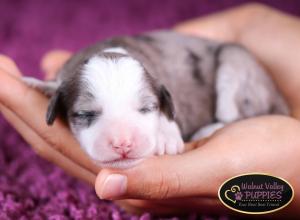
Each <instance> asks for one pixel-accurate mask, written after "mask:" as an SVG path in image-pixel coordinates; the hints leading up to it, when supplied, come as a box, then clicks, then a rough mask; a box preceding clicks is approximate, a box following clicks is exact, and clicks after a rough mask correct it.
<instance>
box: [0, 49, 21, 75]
mask: <svg viewBox="0 0 300 220" xmlns="http://www.w3.org/2000/svg"><path fill="white" fill-rule="evenodd" d="M0 68H1V69H2V70H3V71H5V72H8V73H11V74H13V75H15V76H21V75H22V74H21V72H20V70H19V68H18V67H17V65H16V64H15V62H14V61H13V60H12V59H11V58H9V57H8V56H5V55H3V54H0Z"/></svg>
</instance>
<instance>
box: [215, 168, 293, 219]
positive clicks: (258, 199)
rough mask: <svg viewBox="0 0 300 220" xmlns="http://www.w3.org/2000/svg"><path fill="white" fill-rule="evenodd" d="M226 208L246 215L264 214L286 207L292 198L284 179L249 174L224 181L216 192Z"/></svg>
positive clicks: (289, 187) (260, 174)
mask: <svg viewBox="0 0 300 220" xmlns="http://www.w3.org/2000/svg"><path fill="white" fill-rule="evenodd" d="M218 196H219V199H220V200H221V202H222V203H223V204H224V205H225V206H227V207H228V208H230V209H232V210H235V211H237V212H241V213H247V214H266V213H271V212H275V211H278V210H280V209H282V208H284V207H286V206H287V205H288V204H289V203H290V202H291V201H292V200H293V197H294V190H293V188H292V186H291V185H290V184H289V183H288V182H287V181H286V180H284V179H282V178H279V177H275V176H271V175H268V174H262V173H249V174H243V175H240V176H236V177H233V178H231V179H228V180H227V181H225V182H224V183H223V184H222V185H221V187H220V188H219V192H218Z"/></svg>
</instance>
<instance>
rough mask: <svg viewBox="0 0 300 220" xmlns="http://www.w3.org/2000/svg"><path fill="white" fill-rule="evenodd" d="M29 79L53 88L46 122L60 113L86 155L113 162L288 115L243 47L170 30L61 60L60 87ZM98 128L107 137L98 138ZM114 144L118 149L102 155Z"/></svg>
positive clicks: (113, 42) (175, 149)
mask: <svg viewBox="0 0 300 220" xmlns="http://www.w3.org/2000/svg"><path fill="white" fill-rule="evenodd" d="M29 81H30V80H29ZM30 84H34V85H35V86H37V87H40V88H42V89H43V90H44V91H48V92H50V93H53V91H55V94H54V95H53V94H52V95H53V97H52V99H51V102H50V105H49V110H48V116H47V120H48V123H52V122H53V120H54V118H55V116H56V113H58V112H60V113H61V114H63V115H65V116H66V117H67V119H68V122H69V124H70V127H71V129H72V131H73V132H74V134H75V136H76V137H77V138H78V139H79V142H80V143H81V145H82V146H83V148H84V149H85V150H86V151H87V153H88V154H89V155H90V156H91V157H93V158H94V159H95V160H97V161H99V162H100V164H101V165H106V166H114V167H124V166H123V165H124V164H121V161H122V160H123V161H125V160H127V162H128V160H131V159H134V160H135V159H141V158H143V157H147V156H150V155H153V154H164V153H168V154H174V153H179V152H181V151H182V150H183V142H182V139H181V137H180V133H181V135H182V137H183V139H184V140H189V139H196V138H200V137H203V136H206V135H209V134H211V133H212V132H213V131H214V130H216V129H218V128H220V127H222V126H223V125H224V124H226V123H230V122H233V121H236V120H239V119H242V118H247V117H252V116H256V115H263V114H273V113H277V114H287V113H288V108H287V105H286V104H285V102H284V100H283V99H282V97H281V95H280V94H279V93H278V91H277V90H276V88H275V86H274V84H273V83H272V81H271V79H270V77H269V76H268V75H267V74H266V73H265V72H264V70H263V69H262V68H261V67H260V66H259V64H257V62H256V61H255V59H254V58H253V57H252V56H251V55H250V54H249V53H248V52H247V51H246V50H245V49H244V48H241V47H239V46H237V45H231V44H219V43H216V42H213V41H209V40H205V39H200V38H195V37H188V36H183V35H180V34H177V33H174V32H170V31H159V32H152V33H147V34H142V35H137V36H133V37H120V38H114V39H111V40H107V41H104V42H101V43H98V44H96V45H93V46H91V47H89V48H87V49H84V50H82V51H81V52H79V53H77V54H75V55H74V56H73V57H72V58H71V59H70V60H69V61H68V62H67V63H66V64H65V65H64V67H63V68H62V69H61V70H60V71H59V74H58V78H57V81H56V86H55V85H54V84H53V82H52V83H46V84H43V83H40V82H39V83H37V81H36V82H35V81H30ZM108 85H109V86H108ZM51 91H52V92H51ZM125 96H126V97H127V98H124V97H125ZM115 99H116V100H115ZM95 100H96V101H95ZM137 100H138V101H137ZM92 103H93V104H92ZM107 103H110V104H107ZM129 103H130V104H129ZM88 106H89V107H88ZM91 106H92V107H91ZM89 108H92V110H90V109H89ZM122 108H124V109H122ZM86 109H87V110H88V111H86ZM134 109H135V110H137V111H138V112H139V114H137V113H133V112H135V110H134ZM82 110H84V111H86V112H89V113H90V114H91V112H94V113H95V112H96V113H97V119H93V120H94V121H95V120H98V121H99V124H101V126H104V127H102V128H100V127H101V126H100V125H99V126H98V127H97V123H98V122H97V123H95V122H90V123H88V121H85V122H84V123H83V121H82V120H81V121H80V120H79V121H78V117H79V118H80V116H78V114H77V117H76V112H77V113H78V112H80V111H82ZM174 112H175V113H176V114H174ZM74 114H75V115H74ZM100 115H101V116H100ZM101 118H102V119H101ZM124 118H125V119H124ZM81 119H82V118H81ZM76 120H77V121H76ZM100 120H102V121H101V122H100ZM83 124H85V125H83ZM139 124H140V125H139ZM149 124H151V125H149ZM109 127H114V128H113V129H109ZM84 130H85V131H84ZM142 130H146V132H144V133H143V132H142ZM179 130H180V133H179ZM124 131H125V133H124ZM97 132H100V133H106V134H105V135H104V136H103V135H102V136H101V135H100V136H99V137H98V138H96V137H97V135H98V134H96V133H97ZM107 132H108V133H107ZM140 132H141V133H140ZM140 137H141V138H140ZM111 138H113V141H111ZM104 139H109V140H110V141H106V142H105V141H103V140H104ZM114 141H115V142H114ZM113 142H114V143H113ZM99 143H100V144H99ZM124 143H125V144H124ZM141 145H143V146H141ZM91 146H92V147H91ZM124 146H125V147H124ZM109 148H112V149H113V150H112V151H114V152H115V154H111V153H105V151H111V149H109ZM120 149H122V150H120ZM124 149H126V150H124ZM128 149H129V150H128ZM127 150H128V152H125V151H127ZM120 152H121V153H120ZM120 155H122V156H120ZM124 155H125V156H124ZM135 162H136V161H135ZM128 164H129V165H133V163H132V161H129V162H128ZM128 164H126V165H128ZM126 165H125V167H126Z"/></svg>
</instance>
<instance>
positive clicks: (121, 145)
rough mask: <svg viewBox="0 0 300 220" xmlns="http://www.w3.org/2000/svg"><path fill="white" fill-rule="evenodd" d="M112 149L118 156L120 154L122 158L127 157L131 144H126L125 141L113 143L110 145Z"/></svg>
mask: <svg viewBox="0 0 300 220" xmlns="http://www.w3.org/2000/svg"><path fill="white" fill-rule="evenodd" d="M112 148H113V149H114V151H115V152H117V153H118V154H120V155H122V156H127V155H128V154H129V153H130V151H131V149H132V143H131V142H126V141H120V142H113V143H112Z"/></svg>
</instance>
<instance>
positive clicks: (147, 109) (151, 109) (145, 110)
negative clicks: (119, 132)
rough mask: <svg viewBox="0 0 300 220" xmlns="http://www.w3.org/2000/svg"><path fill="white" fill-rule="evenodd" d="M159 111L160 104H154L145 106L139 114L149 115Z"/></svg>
mask: <svg viewBox="0 0 300 220" xmlns="http://www.w3.org/2000/svg"><path fill="white" fill-rule="evenodd" d="M157 110H158V104H156V103H152V104H149V105H145V106H143V107H141V108H140V109H139V112H140V113H142V114H147V113H150V112H154V111H157Z"/></svg>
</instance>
